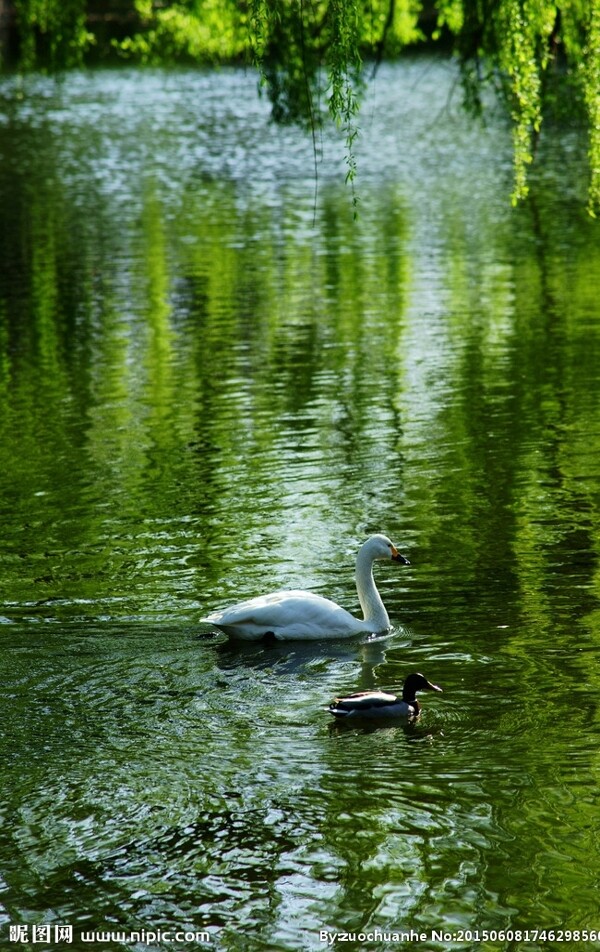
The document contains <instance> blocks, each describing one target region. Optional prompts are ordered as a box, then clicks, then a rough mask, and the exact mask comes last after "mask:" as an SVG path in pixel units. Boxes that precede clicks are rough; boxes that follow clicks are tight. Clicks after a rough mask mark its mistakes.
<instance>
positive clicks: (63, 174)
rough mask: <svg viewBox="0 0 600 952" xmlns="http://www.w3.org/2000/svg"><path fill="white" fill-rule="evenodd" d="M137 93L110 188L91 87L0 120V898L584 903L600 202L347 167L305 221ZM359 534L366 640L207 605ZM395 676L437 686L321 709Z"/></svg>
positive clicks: (343, 596)
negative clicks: (245, 625)
mask: <svg viewBox="0 0 600 952" xmlns="http://www.w3.org/2000/svg"><path fill="white" fill-rule="evenodd" d="M184 76H185V78H186V82H188V81H189V82H191V81H192V80H191V78H190V76H189V74H184ZM152 81H153V80H152V79H151V78H150V79H149V80H148V82H150V83H152ZM196 81H199V80H196ZM98 82H99V86H98V87H97V88H95V95H96V96H98V97H99V99H100V100H102V95H101V94H102V92H103V89H104V87H103V80H102V79H99V80H98ZM104 82H105V83H107V84H109V79H108V78H107V77H105V78H104ZM124 82H125V86H124V87H123V88H124V89H125V90H126V91H127V93H128V95H129V96H131V98H132V100H136V88H137V87H136V85H135V82H134V80H133V79H132V77H131V76H130V77H129V79H128V80H127V79H125V80H124ZM202 82H204V80H202ZM224 82H227V77H225V79H224ZM183 88H184V89H185V88H187V87H185V86H184V87H183ZM177 89H178V84H177V83H174V85H173V87H172V88H171V93H172V92H173V91H175V90H177ZM86 90H87V87H86ZM161 90H162V87H161V88H160V89H159V90H158V91H157V89H156V88H153V94H154V96H157V95H159V94H160V93H161ZM162 92H164V90H162ZM138 93H139V90H138ZM53 95H54V96H56V97H58V99H59V100H60V101H61V102H62V99H61V97H62V96H63V95H64V93H62V92H60V91H58V92H57V91H56V90H55V92H54V93H53ZM85 95H90V96H91V95H92V94H91V93H90V92H89V91H86V92H85ZM415 95H417V93H415ZM75 98H76V97H75ZM124 100H125V101H126V100H127V96H125V97H124ZM187 101H188V97H187V94H186V95H183V94H182V97H181V99H179V98H177V99H176V102H175V106H174V107H173V109H174V111H175V112H176V111H177V110H184V109H185V108H187V107H186V106H185V103H186V102H187ZM136 102H138V107H139V110H140V115H141V116H142V117H143V116H144V115H146V113H145V112H144V108H143V101H140V100H136ZM62 105H63V106H64V102H62ZM88 105H89V106H90V109H91V108H92V106H93V107H94V109H98V108H99V107H98V103H97V102H96V100H94V99H93V96H92V101H91V103H89V104H88ZM54 106H56V104H54V105H53V100H52V101H51V102H50V103H49V108H50V107H52V108H54ZM71 107H73V104H71ZM32 108H33V107H32ZM56 108H57V109H58V106H56ZM73 108H74V107H73ZM115 108H116V107H115ZM154 108H157V109H161V108H162V107H161V105H160V102H159V103H158V105H157V104H156V102H155V101H153V109H154ZM219 108H221V109H225V105H224V104H221V106H220V107H219ZM65 111H66V113H67V114H68V115H70V113H69V110H68V109H66V110H65ZM417 111H418V110H417ZM151 113H152V110H149V111H148V117H149V118H148V120H147V121H148V127H146V126H145V125H144V123H143V122H142V123H141V125H140V126H139V127H136V129H135V133H133V132H132V133H131V134H130V133H128V132H127V126H126V124H124V127H123V130H122V133H121V135H122V137H123V138H122V142H123V148H124V151H125V153H126V154H130V153H129V152H128V150H132V151H131V154H133V155H137V153H136V152H135V148H134V146H135V147H136V148H137V147H139V146H140V143H141V144H143V143H144V142H147V144H148V149H149V151H150V145H152V148H153V150H154V151H153V152H152V154H153V155H154V159H153V162H152V163H151V167H150V168H149V169H148V174H147V175H146V174H144V175H138V172H139V169H138V167H137V166H135V167H133V166H132V169H130V170H129V171H127V168H126V166H125V167H121V166H120V165H119V162H118V161H117V160H116V159H115V160H114V163H113V165H114V167H113V165H111V166H110V168H111V170H112V171H113V172H114V175H115V181H117V182H118V181H121V179H122V184H121V186H120V190H119V189H118V188H116V186H115V188H114V189H111V188H104V185H103V182H104V179H101V178H100V177H99V167H98V165H97V164H96V163H97V161H99V159H98V155H99V156H100V158H101V157H102V155H103V154H104V153H103V151H102V150H103V149H108V151H109V153H110V155H111V156H112V153H111V152H110V149H109V147H108V145H107V144H106V143H104V144H103V141H102V138H101V137H100V136H99V133H98V131H97V127H96V126H94V128H92V126H93V123H92V122H91V121H90V120H89V119H86V118H85V112H84V114H83V118H82V116H81V115H79V118H73V119H72V120H71V124H70V125H69V123H67V125H66V126H64V125H63V126H62V127H61V134H60V135H58V134H57V133H56V132H55V131H53V130H54V126H53V124H52V122H51V121H50V120H49V119H47V118H39V117H38V120H39V122H38V124H37V125H36V122H34V121H33V120H32V121H31V122H29V123H28V121H27V120H26V118H23V117H22V118H21V119H20V120H19V123H17V125H15V124H14V118H13V126H12V127H10V126H9V127H7V126H4V127H1V128H0V137H1V138H0V143H1V145H2V149H3V152H4V153H5V154H6V156H9V157H10V156H15V158H14V159H10V158H9V159H7V163H6V164H5V165H4V166H3V171H2V173H1V179H0V181H1V188H2V198H3V207H4V209H5V213H6V221H7V222H8V223H9V224H10V228H7V230H6V231H5V232H4V233H3V238H2V242H3V245H2V252H3V255H4V260H5V261H7V262H8V263H9V264H10V267H7V268H5V269H4V270H3V271H2V275H1V278H0V459H1V460H2V466H1V468H0V506H1V511H2V516H3V541H4V545H3V554H2V570H3V571H2V593H3V607H2V609H1V614H2V618H3V622H5V624H4V623H3V624H2V626H1V627H0V637H1V638H2V642H3V646H4V648H5V651H4V660H3V662H2V663H3V673H2V679H1V683H2V700H1V702H0V703H1V705H2V712H3V714H2V720H3V736H2V741H1V746H0V755H1V758H2V763H3V778H2V793H1V798H0V812H1V813H2V816H3V818H4V820H5V824H4V832H3V833H2V836H1V838H0V877H1V880H2V889H1V890H0V902H2V903H3V904H4V909H5V912H0V922H2V923H3V924H4V925H6V924H8V922H24V923H33V922H48V921H53V922H54V921H70V920H73V921H74V922H76V923H80V924H81V923H88V922H89V923H93V924H94V925H95V926H97V927H99V928H101V927H102V926H103V925H104V924H105V923H111V922H117V923H119V924H122V925H124V926H127V927H130V928H134V927H139V926H140V925H145V926H146V927H148V928H150V927H151V926H152V925H154V926H155V927H168V926H169V925H173V924H175V925H180V926H182V927H185V926H186V925H187V924H188V923H189V924H192V925H194V926H197V927H205V926H206V927H210V928H211V929H212V930H213V935H214V939H215V944H217V945H218V947H221V948H223V949H238V948H239V949H242V948H243V949H244V950H247V949H248V948H257V949H258V948H271V947H273V948H278V949H279V948H281V949H287V948H290V949H292V948H298V947H303V948H304V947H306V948H318V947H320V946H319V942H318V930H319V929H320V928H330V929H332V930H334V931H335V930H344V929H352V930H353V929H355V930H368V929H371V928H380V929H394V928H405V929H407V928H413V927H415V928H421V929H425V930H430V929H433V928H444V929H450V930H451V931H452V930H455V929H459V928H465V927H469V928H477V927H479V928H497V929H499V928H503V927H508V926H512V927H513V928H517V927H520V928H523V929H525V928H543V927H546V928H551V927H555V928H556V927H559V926H564V927H567V926H568V927H570V928H594V927H597V926H598V923H597V922H595V916H596V915H597V898H596V896H597V891H596V890H597V880H598V871H599V869H600V863H599V857H598V851H597V844H598V822H597V819H596V815H595V812H594V807H595V796H596V788H597V780H598V757H597V730H598V712H597V702H596V698H597V695H598V688H599V687H600V685H599V684H598V675H597V667H596V665H595V663H594V662H595V652H596V650H597V643H598V632H599V627H598V626H599V620H600V614H599V609H598V596H599V595H600V584H599V575H598V555H599V552H598V546H599V542H598V540H599V537H600V535H599V525H598V501H599V500H598V488H599V484H600V482H599V470H598V459H599V454H598V451H599V445H598V444H599V437H600V427H599V398H600V386H599V384H600V378H599V370H598V368H599V367H600V361H598V351H599V342H600V340H599V335H600V330H599V328H600V325H599V322H598V316H599V315H598V304H597V302H598V300H600V295H599V294H598V280H599V279H598V275H600V267H599V265H600V262H599V261H598V257H599V244H598V237H597V234H596V232H595V231H594V230H593V225H592V224H591V223H590V222H588V221H583V220H581V221H578V220H576V219H574V218H573V217H572V212H571V210H570V209H569V207H568V204H567V203H565V206H564V207H562V206H559V207H556V206H554V205H550V204H549V203H545V202H544V196H543V194H541V195H540V196H538V203H537V205H534V204H533V203H532V204H531V205H530V206H528V207H527V208H525V209H523V210H521V211H520V212H519V213H517V214H516V215H514V214H513V215H512V216H511V215H509V213H508V212H506V213H502V212H499V211H498V208H497V206H495V205H494V201H493V195H491V196H490V200H489V203H485V204H479V205H476V204H474V205H471V206H467V205H466V204H465V202H464V200H463V199H464V193H463V194H462V195H461V194H458V195H455V194H454V193H453V188H452V187H451V186H453V185H455V184H456V183H455V182H453V181H452V170H451V169H446V176H447V178H446V179H444V176H443V175H442V176H441V177H440V182H439V189H438V193H436V196H435V202H438V203H439V204H435V203H434V200H433V199H432V200H431V201H432V204H431V205H430V206H428V207H429V210H430V211H431V212H432V216H431V219H429V218H427V216H426V215H425V214H424V212H423V209H424V207H426V202H427V196H424V195H423V194H422V193H419V194H417V196H416V198H415V196H412V195H411V192H410V190H409V189H408V188H407V187H406V185H405V184H403V183H402V182H401V181H396V180H395V179H390V177H389V176H387V177H386V178H385V180H382V181H379V180H378V179H376V180H374V181H371V180H369V179H368V177H367V182H366V184H365V186H364V191H363V195H364V196H365V200H364V201H363V210H362V214H361V218H360V220H359V221H358V222H354V221H353V219H352V213H351V210H350V209H349V208H348V202H347V196H346V195H344V193H343V192H340V191H338V190H337V189H336V188H334V187H331V186H329V185H323V187H322V188H321V191H320V202H319V205H318V210H317V218H316V222H315V226H314V227H313V226H312V224H311V222H312V208H313V206H312V201H313V192H312V185H311V183H308V186H307V187H301V186H299V185H298V183H296V182H294V181H293V180H292V178H288V179H284V180H283V182H282V183H281V184H280V185H278V186H277V187H276V188H275V187H274V191H273V192H272V193H271V192H270V193H268V194H266V195H265V194H263V193H262V192H257V193H256V194H251V195H250V198H249V197H248V194H247V193H245V192H244V189H243V187H242V185H241V184H240V182H239V181H238V182H236V181H235V180H233V179H232V178H231V177H229V178H228V177H227V176H226V175H223V176H222V177H218V176H211V175H208V174H206V175H202V174H200V171H199V170H198V169H195V170H194V172H193V174H189V173H188V167H187V165H186V163H185V162H184V161H183V160H184V159H185V155H183V156H182V154H181V153H180V152H178V151H177V149H178V148H179V145H177V143H179V138H178V136H175V135H173V137H172V138H169V135H168V132H165V130H164V129H161V133H160V137H159V138H158V139H157V138H156V135H157V134H156V131H155V127H154V126H153V125H152V123H151V121H150V120H151V118H152V116H151ZM94 114H95V113H94ZM60 116H63V118H64V113H63V112H59V113H58V118H60ZM107 116H108V113H107ZM58 118H55V122H58ZM39 123H41V125H40V124H39ZM200 134H201V131H200V132H198V135H200ZM230 134H231V137H232V138H231V142H229V141H228V140H224V141H225V144H226V145H231V146H232V145H234V144H235V143H236V142H237V141H238V138H243V134H244V133H243V129H242V130H239V129H238V130H237V131H235V129H234V131H232V132H231V133H230ZM134 135H135V143H134V141H133V140H134ZM373 136H374V137H375V131H373ZM184 138H185V136H184ZM186 141H187V139H186ZM195 141H196V139H195V138H194V137H190V139H189V143H190V144H189V148H190V149H191V148H192V144H191V143H194V142H195ZM90 142H91V143H92V146H90ZM377 142H378V140H376V139H375V141H374V148H375V149H376V148H377ZM9 146H10V150H9ZM111 148H112V147H111ZM381 148H382V150H383V149H384V147H383V146H382V147H381ZM224 149H225V147H224ZM382 155H383V152H382ZM24 157H26V158H27V161H26V163H24ZM383 157H384V158H385V156H383ZM112 161H113V160H112V159H111V162H112ZM407 161H408V159H407ZM463 161H464V163H465V166H464V169H463V170H462V175H461V178H464V179H465V180H466V181H468V179H469V177H470V176H473V175H474V174H475V169H474V168H473V167H472V166H471V165H470V164H469V163H470V161H473V160H470V159H469V154H468V152H466V153H465V156H464V158H463ZM178 162H179V163H180V165H178ZM11 163H12V164H11ZM200 164H201V163H200ZM124 168H125V171H124ZM165 168H167V169H168V170H169V173H170V176H169V179H168V181H167V182H166V181H165ZM74 170H79V171H74ZM86 170H87V171H86ZM412 171H413V174H414V175H415V180H416V179H417V175H416V169H413V170H412ZM477 171H479V170H477ZM120 177H121V178H120ZM444 182H446V184H444ZM84 186H85V187H84ZM125 186H126V187H125ZM415 188H417V186H415ZM462 188H463V189H464V188H465V186H464V185H463V186H462ZM436 216H437V217H436ZM379 529H385V530H386V531H387V532H388V533H389V534H390V535H392V536H393V537H394V538H395V539H396V540H397V541H398V542H399V544H401V546H402V549H403V551H406V553H407V555H408V556H409V557H410V560H411V566H410V567H409V568H408V567H407V568H406V569H405V570H402V571H401V572H395V573H394V571H393V570H391V569H390V570H388V569H387V568H386V567H383V566H382V567H381V568H380V569H379V570H378V582H379V584H380V587H381V591H382V593H383V595H384V598H385V600H386V604H387V605H388V608H389V610H390V616H391V617H392V619H393V621H394V623H395V624H396V625H397V626H398V629H397V630H396V631H395V633H394V636H393V637H392V639H391V640H390V641H389V642H384V643H382V644H380V645H371V646H359V645H356V644H354V643H352V644H345V645H328V646H326V648H320V647H316V648H315V647H314V646H309V647H306V646H294V645H288V646H279V647H275V648H271V649H269V648H268V647H266V646H262V645H259V646H249V647H246V648H242V647H236V646H230V645H227V644H223V643H222V641H221V640H220V639H219V638H215V637H211V636H210V635H209V633H208V632H207V631H202V632H201V631H199V628H198V618H199V617H200V616H201V615H202V614H204V613H205V612H206V611H207V610H208V609H209V608H212V607H216V606H217V605H219V604H224V603H226V602H227V601H229V600H231V601H233V600H234V599H237V598H239V597H242V596H245V595H251V594H254V593H256V592H258V591H262V590H266V589H271V588H273V589H274V588H277V587H280V586H292V585H293V586H294V587H296V586H298V587H300V586H306V587H309V586H310V587H311V588H314V589H316V590H319V591H321V592H323V593H324V594H328V595H331V596H332V597H334V598H336V600H339V601H340V602H342V603H343V604H344V605H346V606H347V607H348V608H354V607H355V605H356V596H355V593H354V589H353V577H352V571H353V558H354V552H355V549H356V547H357V545H358V543H359V542H360V541H361V540H362V538H363V537H364V535H365V534H366V533H367V532H369V531H372V530H379ZM401 625H402V626H405V627H403V628H400V627H399V626H401ZM203 636H204V637H203ZM410 669H419V670H423V671H424V672H425V673H426V674H428V675H429V676H430V677H432V678H434V680H436V681H439V682H440V683H441V684H442V685H443V687H444V694H443V695H441V696H440V697H436V698H435V699H427V703H426V705H425V710H424V714H423V717H422V720H421V722H420V724H419V725H416V726H414V727H413V728H402V727H398V728H390V729H386V730H375V731H368V730H351V731H337V730H336V729H335V728H331V729H330V727H329V725H328V724H327V715H326V713H325V712H324V710H323V708H324V706H325V705H326V703H327V702H328V701H329V700H330V698H331V697H333V696H334V695H335V694H336V693H338V692H340V691H346V690H352V689H355V688H361V687H372V686H378V687H379V686H380V687H387V688H393V689H398V688H399V687H400V685H401V684H402V681H403V678H404V676H405V674H406V672H407V670H410ZM2 935H3V937H4V933H3V934H2ZM537 947H539V948H543V947H545V946H544V944H543V943H538V945H537Z"/></svg>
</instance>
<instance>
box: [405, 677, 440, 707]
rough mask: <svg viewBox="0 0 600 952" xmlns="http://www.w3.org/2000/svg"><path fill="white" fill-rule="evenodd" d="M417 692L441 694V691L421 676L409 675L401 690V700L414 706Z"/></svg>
mask: <svg viewBox="0 0 600 952" xmlns="http://www.w3.org/2000/svg"><path fill="white" fill-rule="evenodd" d="M417 691H439V692H440V693H442V689H441V688H440V687H438V685H437V684H432V683H431V681H428V680H427V678H426V677H424V676H423V675H422V674H409V676H408V677H407V679H406V681H405V682H404V687H403V688H402V700H403V701H406V703H407V704H414V703H415V701H416V695H417Z"/></svg>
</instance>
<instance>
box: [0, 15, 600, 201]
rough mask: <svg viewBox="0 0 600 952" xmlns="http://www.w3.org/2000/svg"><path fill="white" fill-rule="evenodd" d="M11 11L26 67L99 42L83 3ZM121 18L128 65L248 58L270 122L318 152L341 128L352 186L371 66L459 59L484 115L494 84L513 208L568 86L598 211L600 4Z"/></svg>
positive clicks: (61, 60)
mask: <svg viewBox="0 0 600 952" xmlns="http://www.w3.org/2000/svg"><path fill="white" fill-rule="evenodd" d="M111 2H112V4H114V0H111ZM105 6H106V11H107V13H108V12H109V2H108V0H106V2H105ZM14 8H15V13H16V20H17V27H18V32H19V47H20V52H21V66H22V67H24V68H29V69H34V68H39V67H40V66H41V67H47V68H62V67H64V66H70V65H74V64H77V63H79V62H81V61H82V60H83V58H84V55H85V53H86V51H87V50H89V48H90V44H91V43H92V42H93V40H94V37H93V35H92V33H91V32H90V29H89V23H88V22H87V20H86V12H87V10H88V5H87V3H86V2H85V0H14ZM102 8H103V2H102V0H96V2H95V9H96V11H97V10H98V9H102ZM119 8H120V10H121V13H122V15H123V16H128V17H132V16H133V19H134V22H135V24H136V25H135V26H134V28H133V29H132V30H131V31H130V33H129V35H127V36H126V37H124V38H123V37H121V38H120V40H119V42H118V43H116V42H115V44H114V46H115V48H116V49H118V51H119V54H120V55H121V56H129V57H134V58H137V59H139V60H142V61H145V62H156V63H163V62H168V61H188V62H194V63H205V64H213V63H221V62H240V61H248V59H251V60H252V61H253V62H254V63H255V64H256V65H257V66H258V67H259V70H260V73H261V77H262V83H263V86H264V87H265V88H266V90H267V93H268V95H269V97H270V100H271V105H272V113H273V118H274V120H275V121H276V122H279V123H289V122H294V123H304V124H305V125H307V126H308V127H309V128H310V129H311V131H312V135H313V140H314V142H315V143H316V141H317V137H316V131H317V129H318V128H319V126H320V124H321V123H323V122H324V121H325V120H326V118H327V117H329V118H330V119H333V121H334V122H335V123H337V124H338V125H339V126H340V128H341V129H342V130H343V133H344V136H345V140H346V163H347V179H348V181H349V182H350V183H351V184H352V185H353V183H354V178H355V175H356V170H357V166H356V158H355V155H354V145H355V142H356V137H357V135H358V132H359V129H358V114H359V105H360V100H361V95H362V92H363V85H364V82H365V73H366V74H367V75H368V71H365V70H364V69H363V63H365V62H367V61H368V62H369V63H375V65H377V63H378V62H379V61H380V60H381V59H382V57H383V56H385V55H388V56H397V55H399V54H400V52H401V51H402V50H403V49H404V48H405V47H406V46H409V45H413V46H414V45H418V44H419V43H423V42H424V41H425V42H427V43H429V44H431V43H437V42H439V43H441V44H443V48H444V49H446V50H448V49H449V50H451V51H452V52H453V53H454V54H455V55H456V56H457V58H458V61H459V63H460V68H461V75H462V80H463V89H464V96H465V104H466V105H467V107H468V108H470V109H472V110H474V111H476V112H477V111H481V110H482V108H483V101H484V100H483V96H482V90H483V89H484V88H485V85H486V84H490V83H491V84H492V85H493V86H494V88H495V89H497V90H499V91H500V92H501V93H502V94H503V95H504V96H505V98H506V102H507V109H508V113H509V115H510V117H511V121H512V127H513V155H514V184H513V191H512V198H513V201H514V202H518V201H520V200H522V199H524V198H525V197H526V195H527V193H528V190H529V187H530V169H531V166H532V163H533V161H534V157H535V155H536V149H537V144H538V140H539V138H540V136H541V135H543V130H544V123H545V121H546V118H547V114H548V110H549V109H551V108H552V107H553V104H554V102H555V101H556V99H557V95H556V90H557V88H559V87H560V86H563V87H565V88H568V91H569V96H570V97H572V99H573V102H572V111H573V113H576V112H577V111H578V110H579V113H580V114H581V116H582V117H584V120H585V123H586V127H587V131H588V140H589V142H588V158H589V170H590V174H589V210H590V212H591V213H592V214H598V213H599V212H600V0H160V2H158V0H121V2H120V4H119ZM111 9H112V6H111ZM99 52H102V51H99ZM315 152H316V145H315Z"/></svg>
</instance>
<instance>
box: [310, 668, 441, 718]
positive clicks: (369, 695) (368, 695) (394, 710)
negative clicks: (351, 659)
mask: <svg viewBox="0 0 600 952" xmlns="http://www.w3.org/2000/svg"><path fill="white" fill-rule="evenodd" d="M417 691H439V692H440V693H442V689H441V688H440V687H439V686H438V685H437V684H432V683H431V682H430V681H428V680H427V678H426V677H424V676H423V675H422V674H418V673H417V674H409V676H408V677H407V679H406V681H405V682H404V686H403V688H402V697H401V698H400V697H398V696H397V695H396V694H387V693H386V692H385V691H358V692H357V693H356V694H348V695H347V696H346V697H336V698H335V700H334V701H333V702H332V703H331V704H330V705H329V707H328V708H327V710H328V711H329V713H330V714H333V716H334V717H337V718H340V719H346V718H348V717H361V718H362V717H369V718H374V717H403V718H416V717H418V716H419V714H420V713H421V705H420V704H419V702H418V701H417Z"/></svg>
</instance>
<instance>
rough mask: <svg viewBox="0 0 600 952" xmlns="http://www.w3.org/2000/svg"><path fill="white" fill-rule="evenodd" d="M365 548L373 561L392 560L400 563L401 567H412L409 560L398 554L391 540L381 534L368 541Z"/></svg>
mask: <svg viewBox="0 0 600 952" xmlns="http://www.w3.org/2000/svg"><path fill="white" fill-rule="evenodd" d="M363 548H364V549H366V550H367V551H368V552H369V555H370V556H371V558H373V559H392V560H393V561H394V562H400V564H401V565H410V562H409V561H408V559H407V558H406V557H405V556H404V555H402V554H401V553H400V552H398V549H397V548H396V546H395V545H394V543H393V542H392V541H391V539H388V537H387V536H385V535H381V534H380V533H378V534H377V535H374V536H371V538H370V539H367V541H366V542H365V544H364V546H363Z"/></svg>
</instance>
